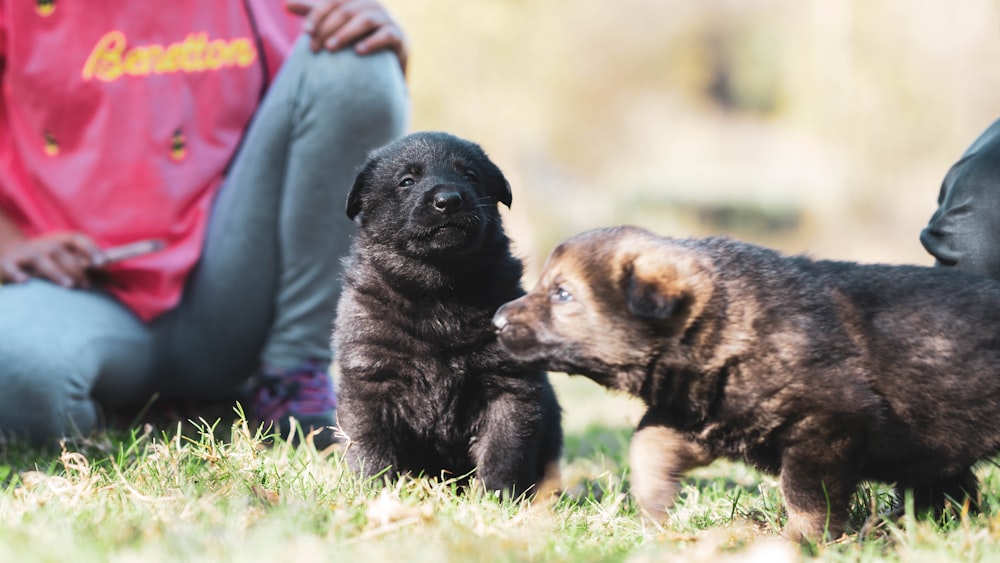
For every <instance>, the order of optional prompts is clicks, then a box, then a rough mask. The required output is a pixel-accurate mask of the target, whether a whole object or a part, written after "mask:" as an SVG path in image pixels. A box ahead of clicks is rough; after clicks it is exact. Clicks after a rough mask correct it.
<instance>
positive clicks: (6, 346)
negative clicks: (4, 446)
mask: <svg viewBox="0 0 1000 563" xmlns="http://www.w3.org/2000/svg"><path fill="white" fill-rule="evenodd" d="M31 340H32V339H30V338H28V339H20V338H16V337H11V336H9V335H8V336H7V337H5V338H3V339H0V389H2V392H0V434H3V435H4V436H8V437H13V438H15V439H24V440H27V441H30V442H32V443H36V444H43V443H51V442H53V441H54V440H57V439H58V438H60V437H64V436H76V435H86V434H88V433H89V432H91V431H92V430H93V429H94V428H95V426H96V423H97V411H96V406H95V404H94V402H93V401H92V400H91V398H90V389H89V388H88V385H87V384H86V381H88V380H89V379H91V378H87V377H86V376H85V375H84V370H86V365H87V363H88V362H87V361H86V359H85V358H79V357H78V358H68V357H65V356H61V355H59V354H54V353H53V352H55V350H51V349H47V348H46V347H45V346H41V345H39V343H38V342H36V341H31Z"/></svg>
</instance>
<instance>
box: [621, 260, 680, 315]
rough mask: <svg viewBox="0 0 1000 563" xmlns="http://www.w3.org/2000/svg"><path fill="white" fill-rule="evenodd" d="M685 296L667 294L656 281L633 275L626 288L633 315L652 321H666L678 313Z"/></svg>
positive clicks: (629, 309)
mask: <svg viewBox="0 0 1000 563" xmlns="http://www.w3.org/2000/svg"><path fill="white" fill-rule="evenodd" d="M686 299H687V297H686V296H684V295H679V294H678V295H674V294H670V293H665V292H664V291H663V288H661V287H660V285H659V284H658V283H656V280H650V279H643V278H642V277H639V276H636V275H634V272H633V275H631V276H629V277H628V284H627V286H626V288H625V302H626V304H627V305H628V311H629V312H630V313H632V314H633V315H635V316H637V317H639V318H642V319H647V320H651V321H664V320H667V319H669V318H670V317H671V316H673V315H674V313H676V312H678V309H680V308H681V306H682V305H683V302H684V301H685V300H686Z"/></svg>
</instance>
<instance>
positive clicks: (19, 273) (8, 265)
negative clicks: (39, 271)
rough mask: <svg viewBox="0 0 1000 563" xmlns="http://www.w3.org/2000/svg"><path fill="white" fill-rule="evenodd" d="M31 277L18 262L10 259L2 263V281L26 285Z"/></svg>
mask: <svg viewBox="0 0 1000 563" xmlns="http://www.w3.org/2000/svg"><path fill="white" fill-rule="evenodd" d="M30 277H31V276H29V275H28V273H27V272H25V271H24V270H22V269H21V267H20V266H19V265H18V263H17V262H16V261H14V260H10V259H8V260H2V261H0V281H4V282H7V281H9V282H13V283H24V282H26V281H28V278H30Z"/></svg>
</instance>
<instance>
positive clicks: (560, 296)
mask: <svg viewBox="0 0 1000 563" xmlns="http://www.w3.org/2000/svg"><path fill="white" fill-rule="evenodd" d="M552 300H553V301H560V302H565V301H572V300H573V294H572V293H570V292H569V291H567V290H566V288H564V287H562V286H558V285H557V286H556V287H555V288H553V289H552Z"/></svg>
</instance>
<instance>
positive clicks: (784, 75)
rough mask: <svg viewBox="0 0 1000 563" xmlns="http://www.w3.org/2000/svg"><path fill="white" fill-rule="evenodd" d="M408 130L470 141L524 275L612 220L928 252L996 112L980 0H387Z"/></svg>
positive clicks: (884, 253)
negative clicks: (405, 44) (501, 180)
mask: <svg viewBox="0 0 1000 563" xmlns="http://www.w3.org/2000/svg"><path fill="white" fill-rule="evenodd" d="M386 3H387V5H388V7H389V8H390V10H391V11H392V13H393V14H394V16H395V17H396V18H397V19H398V20H399V21H400V23H401V24H402V25H403V27H404V29H405V30H406V31H407V34H408V37H409V40H410V42H411V47H412V58H411V61H410V67H409V72H408V82H409V85H410V89H411V95H412V101H413V115H412V119H411V129H412V130H427V129H433V130H446V131H449V132H452V133H455V134H457V135H459V136H462V137H466V138H468V139H471V140H474V141H476V142H478V143H480V144H481V145H482V146H483V147H484V148H485V149H486V150H487V152H488V153H489V154H490V155H491V156H492V157H493V159H494V160H495V161H496V162H497V164H498V165H499V166H500V167H501V169H503V170H504V171H505V173H506V174H507V177H508V179H509V180H510V182H511V185H512V188H513V191H514V204H513V208H512V209H511V211H510V212H509V213H507V214H506V216H505V217H506V219H505V220H506V221H507V229H508V233H509V234H510V235H511V237H512V238H513V239H514V241H515V245H516V250H517V253H518V254H519V255H520V256H521V257H522V258H523V259H524V260H525V262H526V269H527V272H526V279H525V282H526V283H527V284H528V285H529V286H530V285H531V284H533V283H534V278H535V277H536V276H537V272H538V268H539V266H540V265H541V263H542V261H543V260H544V258H545V257H546V256H547V255H548V253H549V251H550V250H551V249H552V247H553V246H554V245H555V244H556V243H557V242H559V241H560V240H562V239H564V238H566V237H568V236H570V235H572V234H575V233H577V232H579V231H582V230H585V229H589V228H593V227H598V226H605V225H612V224H623V223H631V224H637V225H641V226H644V227H647V228H649V229H651V230H653V231H655V232H657V233H660V234H666V235H674V236H689V235H696V236H702V235H709V234H716V233H726V234H730V235H732V236H735V237H737V238H741V239H744V240H749V241H752V242H757V243H761V244H766V245H770V246H774V247H777V248H780V249H782V250H785V251H787V252H806V253H808V254H810V255H812V256H815V257H818V258H836V259H852V260H861V261H880V262H890V263H917V264H931V263H932V261H931V260H930V259H929V256H928V255H927V254H926V253H925V252H924V250H923V249H922V247H921V246H920V243H919V241H918V239H917V237H918V234H919V232H920V229H921V228H923V226H924V225H925V224H926V222H927V220H928V219H929V217H930V215H931V214H932V213H933V211H934V209H935V208H936V199H937V195H938V189H939V187H940V184H941V180H942V179H943V178H944V175H945V173H946V172H947V170H948V168H949V167H950V166H951V164H952V163H954V162H955V161H956V160H957V159H958V158H959V156H960V155H961V153H962V152H963V151H964V150H965V149H966V147H968V146H969V145H970V144H971V143H972V141H973V140H974V139H975V138H976V137H977V136H978V135H979V134H980V133H981V132H982V131H983V130H984V129H985V128H986V127H987V126H988V125H989V124H990V123H991V122H992V121H993V120H994V119H996V118H997V117H1000V64H998V55H1000V2H997V1H996V0H962V2H940V1H936V0H882V1H879V2H864V1H859V0H834V1H830V0H756V1H754V2H748V1H738V0H702V1H700V2H682V1H677V0H616V1H615V2H608V1H607V0H574V1H573V2H566V1H564V0H530V1H529V0H425V1H422V2H415V1H412V0H387V2H386Z"/></svg>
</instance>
